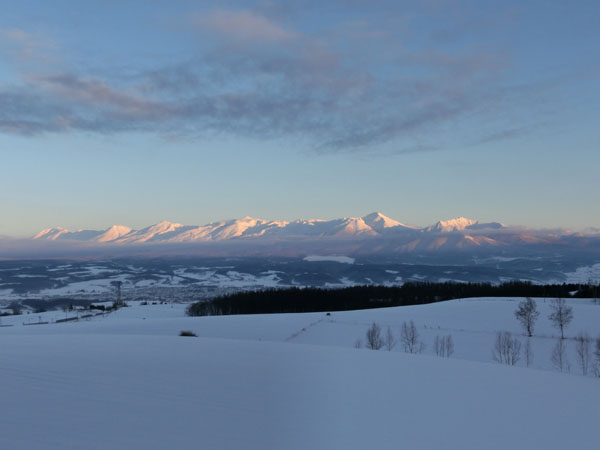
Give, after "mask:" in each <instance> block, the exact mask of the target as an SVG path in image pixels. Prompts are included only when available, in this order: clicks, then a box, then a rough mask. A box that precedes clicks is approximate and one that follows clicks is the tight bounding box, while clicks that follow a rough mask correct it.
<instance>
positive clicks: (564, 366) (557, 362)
mask: <svg viewBox="0 0 600 450" xmlns="http://www.w3.org/2000/svg"><path fill="white" fill-rule="evenodd" d="M550 360H551V361H552V365H554V367H555V368H556V369H558V370H560V371H561V372H569V371H570V370H571V366H570V365H569V360H568V359H567V346H566V345H565V341H564V340H563V339H558V341H557V342H556V345H555V346H554V349H553V350H552V355H551V357H550Z"/></svg>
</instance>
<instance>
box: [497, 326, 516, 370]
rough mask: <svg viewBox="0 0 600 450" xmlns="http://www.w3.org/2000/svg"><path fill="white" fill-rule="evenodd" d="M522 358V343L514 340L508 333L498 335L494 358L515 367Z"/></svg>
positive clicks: (500, 332) (503, 332)
mask: <svg viewBox="0 0 600 450" xmlns="http://www.w3.org/2000/svg"><path fill="white" fill-rule="evenodd" d="M520 356H521V342H519V340H517V339H513V337H512V335H511V334H510V333H509V332H508V331H499V332H498V333H496V342H495V343H494V347H493V348H492V358H494V361H496V362H499V363H501V364H508V365H509V366H514V365H515V364H517V362H518V361H519V359H520Z"/></svg>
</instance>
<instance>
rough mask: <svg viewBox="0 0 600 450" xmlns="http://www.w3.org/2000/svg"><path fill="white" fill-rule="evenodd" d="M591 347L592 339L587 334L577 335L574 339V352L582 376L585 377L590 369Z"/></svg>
mask: <svg viewBox="0 0 600 450" xmlns="http://www.w3.org/2000/svg"><path fill="white" fill-rule="evenodd" d="M591 347H592V338H590V336H589V335H588V334H587V333H579V335H577V337H576V338H575V352H576V355H577V362H578V363H579V367H580V368H581V374H582V375H587V374H588V370H589V368H590V360H591V359H592V354H591V353H592V352H591Z"/></svg>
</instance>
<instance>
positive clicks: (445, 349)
mask: <svg viewBox="0 0 600 450" xmlns="http://www.w3.org/2000/svg"><path fill="white" fill-rule="evenodd" d="M433 350H434V351H435V354H436V355H437V356H441V357H442V358H449V357H450V356H451V355H452V354H453V353H454V341H453V340H452V336H451V335H447V336H436V337H435V339H434V340H433Z"/></svg>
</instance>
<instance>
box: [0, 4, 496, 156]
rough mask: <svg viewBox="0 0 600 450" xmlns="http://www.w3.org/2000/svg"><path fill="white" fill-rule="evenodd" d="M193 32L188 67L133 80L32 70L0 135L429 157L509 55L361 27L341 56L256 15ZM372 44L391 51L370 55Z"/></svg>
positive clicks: (323, 41) (15, 34)
mask: <svg viewBox="0 0 600 450" xmlns="http://www.w3.org/2000/svg"><path fill="white" fill-rule="evenodd" d="M187 23H188V24H189V23H190V22H189V20H188V22H187ZM286 23H287V22H286ZM191 26H192V27H193V30H194V33H196V35H197V36H198V39H199V40H202V42H204V43H205V45H204V46H203V47H202V49H203V50H202V53H201V54H199V55H197V56H195V57H194V58H190V59H188V60H187V61H179V62H175V63H173V64H170V65H163V66H161V67H154V68H151V69H144V70H139V71H137V72H135V73H134V74H133V75H132V74H131V71H129V73H128V75H127V76H124V75H122V74H120V73H119V71H118V70H114V71H113V72H114V73H113V74H112V75H111V76H104V77H100V76H98V75H97V74H95V75H94V76H90V75H88V74H85V73H82V72H78V71H76V70H73V69H71V68H64V69H63V70H61V71H55V72H54V73H48V72H47V71H44V70H43V65H40V66H38V67H37V69H38V70H36V71H35V73H33V72H32V71H27V72H23V73H22V74H21V80H20V82H19V83H14V84H13V85H9V86H7V85H5V86H0V103H1V104H2V105H3V106H2V108H0V131H1V132H4V133H15V134H22V135H39V134H43V133H50V132H69V131H78V130H80V131H92V132H97V133H102V134H112V133H120V132H127V131H138V132H146V133H153V134H160V135H168V136H169V137H170V138H176V137H178V136H179V137H194V136H198V135H204V134H207V133H215V132H216V133H227V134H230V135H236V136H253V137H259V138H277V137H282V136H286V137H290V138H295V139H301V140H303V141H305V142H309V143H310V145H311V146H312V147H313V148H315V149H316V150H318V151H336V152H344V151H352V152H357V151H374V152H375V151H376V149H374V148H373V147H375V146H380V145H383V144H386V143H388V142H390V141H394V140H398V139H400V140H402V142H401V143H400V144H399V145H398V148H404V149H411V150H410V151H417V150H415V149H420V148H422V149H431V148H435V147H436V146H435V145H434V144H432V143H431V142H428V141H427V139H422V137H423V136H427V135H428V134H432V133H431V132H432V131H433V130H435V129H436V127H440V126H447V125H449V124H451V123H452V122H453V121H455V120H457V119H459V118H460V117H461V116H463V115H466V114H469V113H473V111H475V110H476V109H477V108H480V107H481V105H480V104H478V103H480V102H481V99H482V98H486V96H485V95H482V94H483V93H484V92H486V93H487V94H489V90H490V85H491V84H490V80H491V79H493V78H494V77H495V76H496V75H497V73H498V72H499V68H498V65H499V60H500V59H501V58H500V57H497V55H494V54H491V53H489V52H485V53H484V52H481V53H477V52H471V53H469V54H467V55H461V54H456V52H452V53H444V52H442V51H441V50H435V51H434V50H433V49H431V48H428V47H424V48H422V49H418V48H416V49H413V50H411V51H407V50H406V48H405V46H403V45H400V43H399V42H395V41H393V39H394V33H392V31H391V30H381V31H377V30H376V29H374V28H373V27H370V26H369V25H368V24H366V23H362V22H361V23H360V26H359V31H360V33H349V34H348V35H347V36H348V39H349V41H348V42H345V43H344V44H343V45H344V47H343V48H342V47H341V44H339V43H338V44H336V43H335V42H332V41H330V40H329V39H328V37H329V36H328V35H326V34H325V35H323V34H315V33H311V34H309V33H307V32H306V31H302V30H300V29H294V28H292V27H291V26H289V25H286V24H284V23H283V22H281V23H280V22H278V21H276V20H275V19H273V18H271V17H267V16H265V15H261V14H259V13H257V12H254V11H249V10H239V9H235V10H226V9H221V10H213V11H208V12H205V13H202V14H197V15H195V16H193V19H192V20H191ZM356 27H357V25H356V23H353V24H351V26H350V28H351V29H356ZM347 28H348V27H344V26H340V27H338V29H337V30H336V33H339V32H340V31H339V30H344V29H347ZM4 35H5V39H10V40H12V41H18V42H21V47H22V48H23V49H27V48H30V49H31V52H33V51H34V50H35V51H38V49H39V48H40V47H38V46H37V44H35V41H34V40H31V38H30V36H29V35H27V34H26V33H24V32H20V31H19V30H13V31H6V30H4ZM365 36H368V38H369V39H371V40H370V41H369V45H373V46H375V45H381V46H382V49H377V48H367V49H365V48H363V47H360V46H359V45H358V44H359V43H360V40H362V39H364V38H365ZM338 37H339V36H338ZM353 39H356V41H353ZM395 39H398V38H397V37H396V38H395ZM390 40H391V41H390ZM336 42H337V41H336ZM353 42H356V43H357V46H356V50H355V51H354V53H353V52H352V51H350V49H352V48H353ZM383 47H384V48H383ZM359 48H360V50H359ZM379 50H381V51H379ZM372 54H376V56H374V55H372ZM400 153H404V152H400Z"/></svg>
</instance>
